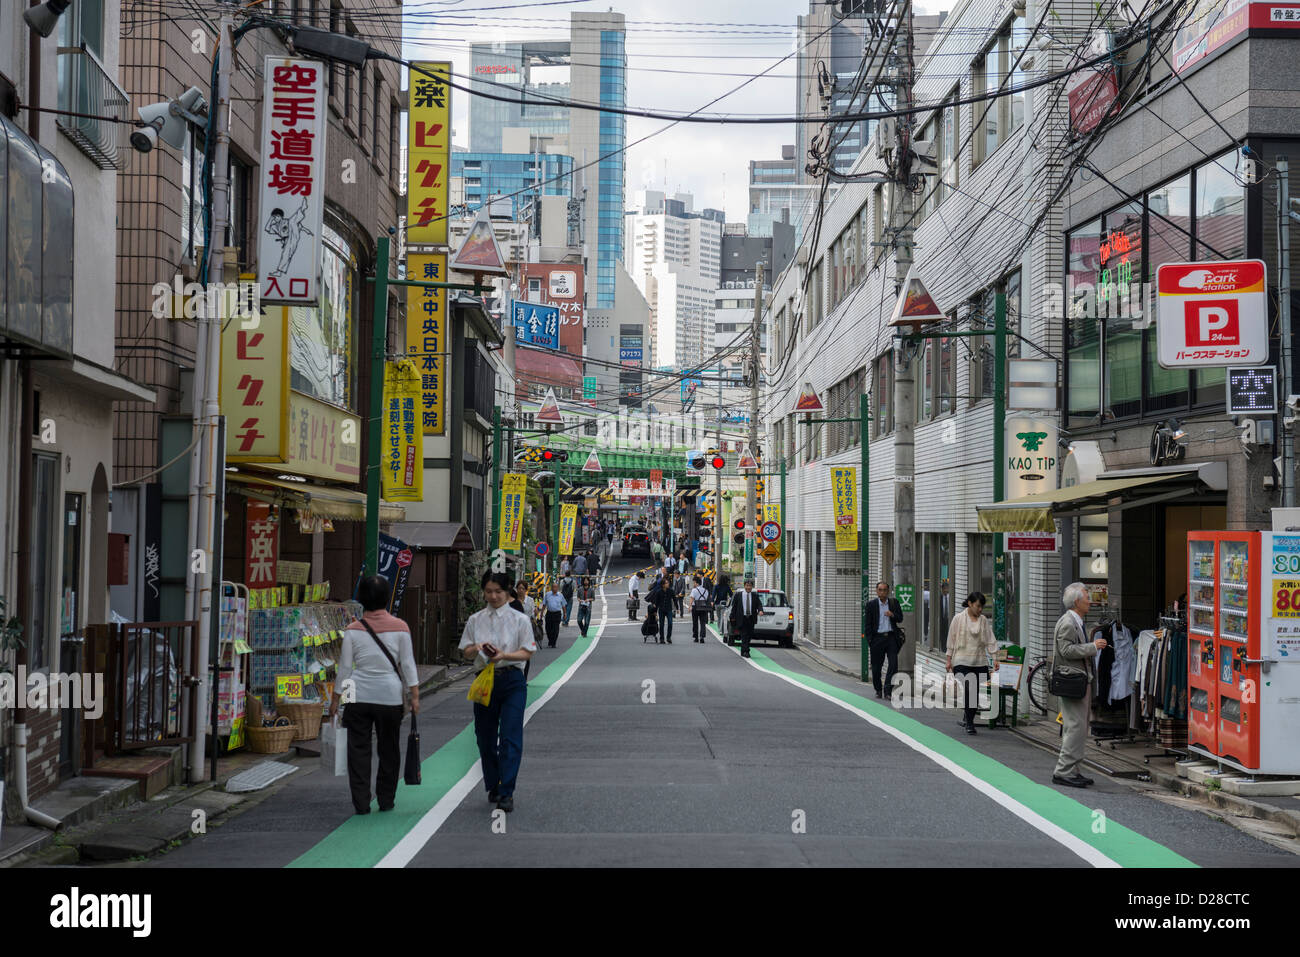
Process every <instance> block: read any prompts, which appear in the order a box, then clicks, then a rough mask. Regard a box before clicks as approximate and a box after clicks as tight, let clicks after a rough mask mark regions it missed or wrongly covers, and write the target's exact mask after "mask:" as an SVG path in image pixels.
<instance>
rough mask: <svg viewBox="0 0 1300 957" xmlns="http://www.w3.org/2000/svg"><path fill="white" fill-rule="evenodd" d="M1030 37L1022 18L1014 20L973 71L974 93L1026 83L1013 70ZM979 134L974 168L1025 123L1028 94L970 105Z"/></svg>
mask: <svg viewBox="0 0 1300 957" xmlns="http://www.w3.org/2000/svg"><path fill="white" fill-rule="evenodd" d="M1027 36H1028V34H1027V32H1026V30H1025V19H1024V17H1023V16H1012V18H1011V19H1010V20H1009V21H1008V22H1007V24H1006V25H1005V26H1004V27H1003V28H1002V29H1001V30H1000V31H999V32H998V35H997V37H996V38H995V39H994V41H993V42H992V43H991V44H989V46H988V47H987V48H985V51H984V55H983V56H982V57H980V58H979V59H978V60H976V61H975V64H974V65H973V66H972V67H971V91H972V93H973V94H974V95H975V96H981V95H991V94H993V93H996V92H997V91H998V90H1006V89H1011V88H1014V87H1016V86H1019V85H1021V84H1023V83H1024V75H1023V73H1022V72H1021V71H1020V70H1019V69H1018V68H1016V67H1015V66H1014V64H1015V63H1016V61H1017V60H1018V59H1019V58H1020V56H1021V54H1022V52H1023V51H1024V48H1025V40H1026V38H1027ZM971 116H972V117H973V118H974V120H975V128H976V130H977V133H976V135H975V137H974V138H973V148H974V152H973V154H972V166H978V165H979V164H980V163H982V162H983V161H984V160H985V159H987V158H988V157H990V156H992V155H993V152H994V151H995V150H996V149H997V148H998V147H999V146H1001V145H1002V144H1003V143H1005V142H1006V141H1007V138H1008V137H1010V136H1011V134H1012V133H1014V132H1015V131H1016V130H1018V129H1020V128H1021V127H1022V126H1023V125H1024V123H1025V94H1024V93H1023V92H1019V93H1007V94H1004V95H1001V96H996V97H994V98H992V99H987V100H980V101H977V102H975V103H973V104H971Z"/></svg>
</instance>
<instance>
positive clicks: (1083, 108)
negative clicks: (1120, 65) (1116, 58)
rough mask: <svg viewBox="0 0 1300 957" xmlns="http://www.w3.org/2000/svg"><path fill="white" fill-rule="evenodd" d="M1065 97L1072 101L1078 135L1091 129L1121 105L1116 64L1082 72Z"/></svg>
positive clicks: (1073, 122) (1071, 120) (1071, 123)
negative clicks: (1119, 103) (1116, 77)
mask: <svg viewBox="0 0 1300 957" xmlns="http://www.w3.org/2000/svg"><path fill="white" fill-rule="evenodd" d="M1066 98H1067V99H1068V100H1069V101H1070V128H1071V129H1072V130H1074V132H1075V134H1076V135H1078V136H1082V135H1083V134H1084V133H1089V132H1091V131H1092V130H1093V129H1095V128H1096V126H1097V124H1098V123H1100V122H1101V121H1102V120H1103V119H1105V118H1106V116H1107V115H1108V114H1110V113H1112V112H1114V110H1115V108H1116V107H1117V106H1118V102H1117V101H1118V99H1119V84H1118V83H1117V82H1116V81H1115V67H1113V66H1110V65H1107V66H1106V67H1104V68H1103V69H1100V70H1092V71H1087V70H1085V71H1082V79H1080V80H1078V81H1076V82H1074V83H1072V84H1071V86H1070V87H1069V90H1068V91H1067V93H1066Z"/></svg>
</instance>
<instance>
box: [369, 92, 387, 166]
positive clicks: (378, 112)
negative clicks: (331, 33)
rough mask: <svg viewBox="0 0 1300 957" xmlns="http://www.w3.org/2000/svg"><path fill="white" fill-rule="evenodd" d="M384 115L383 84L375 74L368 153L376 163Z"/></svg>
mask: <svg viewBox="0 0 1300 957" xmlns="http://www.w3.org/2000/svg"><path fill="white" fill-rule="evenodd" d="M383 113H384V84H383V81H382V80H380V78H379V73H378V71H376V73H375V83H374V103H373V104H372V105H371V108H370V122H371V123H372V124H373V126H372V129H371V131H370V153H371V156H372V157H373V158H374V161H375V162H376V163H378V162H379V141H380V135H379V133H380V129H381V124H382V118H383Z"/></svg>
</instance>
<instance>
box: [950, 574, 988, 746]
mask: <svg viewBox="0 0 1300 957" xmlns="http://www.w3.org/2000/svg"><path fill="white" fill-rule="evenodd" d="M984 603H985V598H984V593H983V592H978V591H973V592H971V593H970V594H969V595H968V596H967V597H966V601H965V603H964V604H963V605H962V611H959V612H957V614H956V615H954V616H953V619H952V624H950V625H949V626H948V671H949V672H951V673H952V674H956V675H961V683H962V687H963V690H964V692H965V695H964V698H963V704H964V705H965V708H966V713H965V717H964V718H963V719H962V722H961V723H962V727H964V728H965V729H966V733H967V734H974V733H975V712H976V711H978V710H979V708H978V707H976V706H977V705H978V704H979V687H980V684H981V683H982V682H983V681H984V678H985V676H987V675H988V673H989V661H990V660H992V661H993V670H994V671H996V670H997V669H998V662H997V651H998V644H997V641H996V640H995V639H994V637H993V624H992V623H991V622H990V621H989V620H988V619H987V618H985V617H984Z"/></svg>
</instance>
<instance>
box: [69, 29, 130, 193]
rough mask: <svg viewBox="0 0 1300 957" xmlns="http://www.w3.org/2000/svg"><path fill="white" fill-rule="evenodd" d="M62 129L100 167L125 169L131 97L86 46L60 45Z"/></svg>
mask: <svg viewBox="0 0 1300 957" xmlns="http://www.w3.org/2000/svg"><path fill="white" fill-rule="evenodd" d="M59 109H61V110H66V111H67V112H69V113H79V114H82V115H80V116H65V115H59V116H58V117H57V119H56V121H55V122H56V123H57V124H58V127H59V129H61V130H62V131H63V132H64V133H65V134H67V137H68V139H70V140H72V142H74V143H76V144H77V148H78V149H80V150H81V151H82V152H83V153H85V154H86V155H87V156H89V157H90V159H91V162H93V163H94V164H95V165H96V166H98V167H99V168H100V169H125V168H126V154H127V153H128V152H130V150H129V149H128V148H127V144H126V142H125V140H126V135H127V133H126V132H124V131H127V130H129V129H130V127H128V126H126V125H125V124H122V123H116V122H113V120H125V119H129V118H130V110H131V98H130V97H129V96H127V95H126V91H125V90H123V89H122V88H121V87H120V86H118V85H117V83H116V82H114V80H113V78H112V77H111V76H109V75H108V73H107V72H106V71H105V70H104V67H103V66H102V65H101V64H100V62H99V60H98V59H96V57H95V55H94V54H93V53H91V52H90V51H89V50H87V49H86V48H85V47H84V46H80V47H59Z"/></svg>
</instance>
